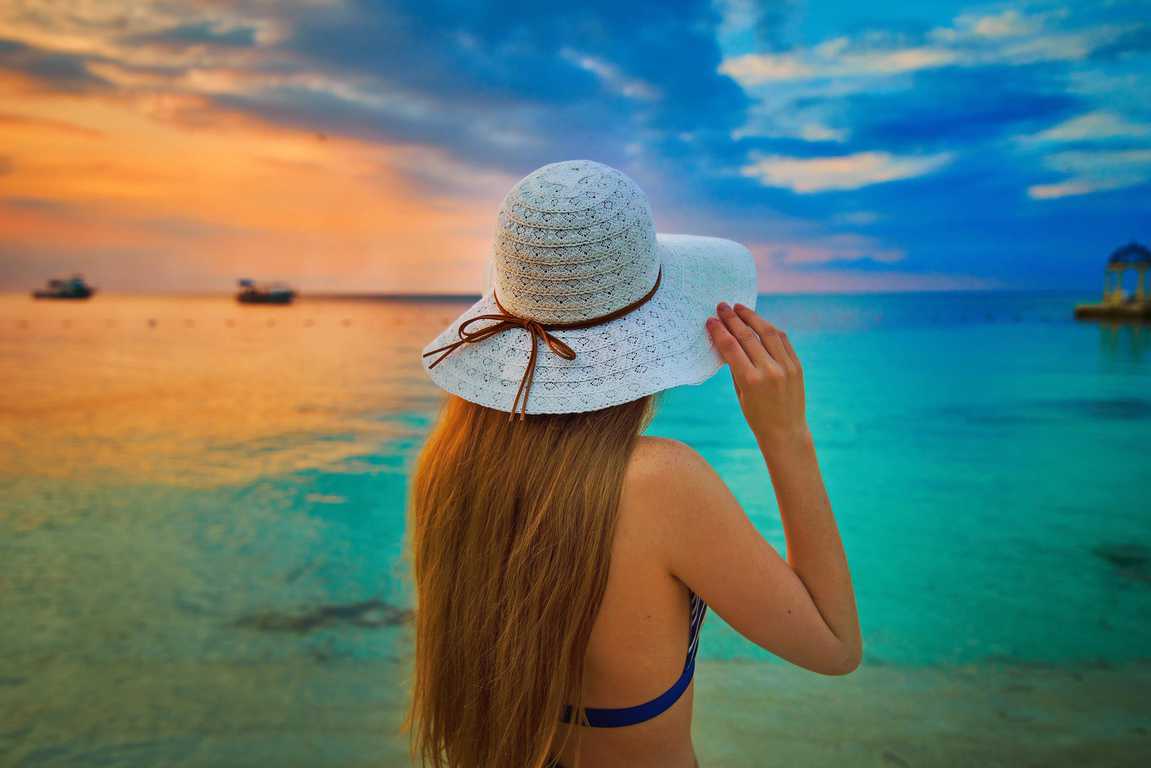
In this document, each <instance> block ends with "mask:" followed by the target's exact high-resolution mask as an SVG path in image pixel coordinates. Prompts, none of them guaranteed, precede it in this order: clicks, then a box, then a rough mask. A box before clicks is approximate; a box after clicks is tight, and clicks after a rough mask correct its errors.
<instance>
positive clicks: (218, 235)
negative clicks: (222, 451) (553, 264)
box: [0, 78, 514, 291]
mask: <svg viewBox="0 0 1151 768" xmlns="http://www.w3.org/2000/svg"><path fill="white" fill-rule="evenodd" d="M0 104H2V105H3V109H2V111H0V128H2V130H3V131H4V137H5V141H4V149H3V155H4V157H3V159H4V160H5V163H4V166H5V167H6V168H7V169H8V173H7V175H6V177H5V192H4V194H5V199H4V210H3V218H2V219H0V222H2V223H0V246H2V247H3V248H4V249H5V250H6V251H7V252H9V253H13V254H16V255H17V257H21V256H20V254H35V253H36V252H45V251H47V252H51V253H56V254H58V253H61V252H68V251H70V252H74V253H76V254H78V255H80V256H83V254H85V253H88V254H93V253H97V252H99V253H103V254H105V255H102V256H91V257H90V259H89V261H88V262H87V263H84V259H83V258H81V259H80V262H81V263H80V266H83V267H84V269H85V270H86V271H88V272H89V274H90V276H91V277H92V278H93V279H94V280H96V281H99V282H101V283H103V284H104V285H105V286H106V287H107V288H109V289H112V290H115V288H116V286H117V285H118V284H121V283H122V284H123V285H122V287H125V288H140V287H145V286H147V285H148V284H149V281H148V280H147V279H145V277H146V276H141V275H139V274H133V275H130V276H125V275H121V274H117V270H116V265H115V261H116V260H115V258H114V257H113V256H110V255H106V254H107V253H108V252H110V251H114V250H116V249H123V250H127V251H132V252H134V253H137V254H139V253H148V254H152V255H153V256H154V259H155V263H156V264H157V270H158V273H159V274H162V275H164V276H165V279H163V280H158V281H154V287H167V282H168V280H167V278H170V277H173V276H175V277H177V278H178V277H179V275H180V274H181V273H182V272H183V273H186V274H185V275H184V277H185V279H186V280H191V281H194V282H193V283H192V284H189V285H187V286H186V287H189V288H193V289H196V290H206V289H210V288H212V287H216V288H220V289H224V288H226V287H229V286H230V281H231V280H232V279H233V278H234V277H235V276H236V275H237V274H238V273H240V274H249V273H252V274H256V275H257V276H263V275H264V274H266V275H268V276H274V277H277V278H285V279H289V280H295V281H298V282H300V283H302V285H301V287H303V288H305V289H313V290H316V289H319V290H357V291H372V290H380V291H476V290H478V289H479V288H480V287H481V286H480V284H479V282H478V281H479V277H480V275H481V274H482V262H483V260H484V259H485V257H486V246H487V243H488V240H489V238H490V232H491V229H492V227H493V226H494V214H495V210H496V207H497V206H498V202H499V199H500V197H501V196H502V194H503V192H504V191H505V190H506V188H507V187H508V186H510V184H511V183H512V182H513V181H514V180H513V179H511V178H507V177H504V176H502V175H499V174H489V175H485V174H477V173H476V172H475V171H474V170H472V169H468V170H467V174H466V175H463V174H462V169H458V168H455V167H453V164H452V162H451V161H450V160H449V159H448V158H446V157H445V156H443V155H442V153H439V152H437V151H434V150H430V149H426V148H418V147H406V146H389V145H384V144H379V143H370V142H364V141H357V140H353V139H347V138H333V137H327V136H324V135H320V134H316V133H312V132H307V131H304V130H295V129H290V128H285V127H281V126H275V125H271V124H268V123H266V122H261V121H259V120H256V119H254V118H251V117H247V116H243V115H239V114H235V113H229V112H227V111H225V110H222V109H220V108H218V107H215V106H213V104H212V103H211V102H209V101H208V100H206V99H203V98H200V97H196V96H187V95H176V94H166V93H158V94H157V93H142V94H137V95H128V96H111V95H106V94H98V93H93V94H86V95H77V94H61V93H46V92H41V91H37V90H36V89H35V88H34V84H30V83H28V82H27V81H18V80H17V79H15V78H10V79H8V80H7V81H6V82H5V83H0ZM417 172H418V174H419V175H420V177H421V178H425V179H426V178H429V177H431V178H435V177H436V176H437V175H439V176H441V177H443V178H445V179H448V180H451V179H460V180H466V182H467V185H468V186H467V187H466V190H465V191H466V193H467V194H466V195H460V194H459V193H458V192H456V193H453V192H452V191H451V190H450V188H448V191H439V192H437V191H436V189H435V188H434V186H435V185H426V184H425V185H423V186H421V185H419V184H415V183H413V181H412V178H413V174H414V173H417ZM21 258H25V259H28V258H32V257H31V256H22V257H21ZM189 265H190V266H189ZM29 266H30V265H25V269H24V272H25V273H27V272H28V271H29ZM127 278H130V279H127Z"/></svg>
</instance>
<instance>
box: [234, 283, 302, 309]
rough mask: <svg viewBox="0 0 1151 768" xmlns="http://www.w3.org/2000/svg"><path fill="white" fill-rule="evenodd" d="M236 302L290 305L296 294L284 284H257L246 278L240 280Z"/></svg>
mask: <svg viewBox="0 0 1151 768" xmlns="http://www.w3.org/2000/svg"><path fill="white" fill-rule="evenodd" d="M239 284H240V290H239V292H238V293H237V294H236V301H238V302H240V303H241V304H291V303H292V301H293V300H294V299H295V298H296V292H295V290H293V289H292V288H291V287H290V286H288V285H287V284H285V283H257V282H256V281H255V280H248V279H247V278H245V279H243V280H240V281H239Z"/></svg>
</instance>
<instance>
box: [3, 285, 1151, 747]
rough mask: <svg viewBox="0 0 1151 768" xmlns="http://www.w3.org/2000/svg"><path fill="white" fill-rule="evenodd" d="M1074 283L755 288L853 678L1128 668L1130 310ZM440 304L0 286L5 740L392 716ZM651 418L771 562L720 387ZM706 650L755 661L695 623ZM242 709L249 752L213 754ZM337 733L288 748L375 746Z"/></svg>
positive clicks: (1135, 374)
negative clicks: (876, 669)
mask: <svg viewBox="0 0 1151 768" xmlns="http://www.w3.org/2000/svg"><path fill="white" fill-rule="evenodd" d="M1082 298H1085V297H1082V296H1076V295H1071V294H1053V293H1046V294H1038V293H1036V294H1011V293H1008V294H1001V293H995V294H992V293H971V294H900V295H869V296H779V297H777V296H765V297H761V300H760V306H759V309H760V311H761V312H763V313H764V314H765V315H767V316H768V317H769V318H771V319H772V320H774V321H775V322H776V323H777V324H778V325H780V326H781V327H784V328H786V329H788V331H789V333H790V334H791V336H792V338H793V340H794V342H795V345H796V348H797V350H798V352H799V354H800V356H801V358H802V359H803V360H804V362H805V368H806V371H807V382H808V403H809V419H810V421H811V425H812V430H813V432H814V434H815V438H816V444H817V448H818V450H819V455H820V459H821V465H822V468H823V471H824V476H825V479H826V481H827V485H828V488H829V492H830V495H831V499H832V502H833V505H834V507H835V509H836V512H837V515H838V518H839V521H840V527H841V530H842V533H843V537H844V540H845V543H846V546H847V550H848V556H849V559H850V561H851V564H852V568H853V572H854V574H855V581H856V590H857V593H858V599H859V606H860V611H861V616H862V620H863V627H864V634H865V640H866V658H865V663H866V664H868V665H892V666H915V665H929V666H932V667H948V666H951V665H959V664H967V663H975V662H986V661H1005V662H1009V663H1018V664H1039V663H1043V664H1067V665H1071V664H1083V663H1097V662H1106V663H1119V662H1123V661H1127V660H1140V659H1147V657H1148V651H1147V649H1148V648H1151V500H1149V499H1151V496H1149V493H1151V461H1149V460H1148V456H1147V453H1148V437H1149V435H1151V327H1146V328H1138V327H1112V326H1105V325H1095V324H1080V323H1076V322H1074V321H1073V320H1071V318H1070V311H1071V306H1072V305H1073V304H1074V303H1075V301H1076V300H1080V299H1082ZM1087 298H1090V297H1087ZM463 307H464V305H463V304H459V303H451V302H429V303H419V302H352V301H345V302H340V301H301V302H299V303H298V304H297V305H295V306H293V307H288V308H273V307H238V306H236V305H234V304H232V303H231V302H229V301H227V300H224V299H215V298H143V297H114V296H111V297H98V298H97V299H96V300H93V301H91V302H89V303H86V304H55V303H44V302H38V303H37V302H31V301H30V300H28V299H26V298H25V297H18V296H6V297H0V379H2V380H3V381H4V384H5V386H4V387H3V388H2V389H3V391H2V392H0V438H2V439H0V492H2V493H0V613H2V615H3V617H4V625H5V628H4V630H3V631H2V632H0V712H3V713H5V714H3V715H0V755H2V754H4V751H3V748H4V747H5V746H6V747H7V748H9V749H10V750H12V751H11V752H9V754H15V755H18V756H19V757H20V760H21V761H22V762H20V764H29V765H31V764H57V763H59V764H81V763H83V761H82V760H79V758H76V756H77V755H80V756H86V757H85V758H84V759H86V760H88V761H89V762H93V763H95V762H99V761H100V760H104V763H105V764H131V765H135V764H155V762H154V761H155V755H156V754H163V755H165V758H164V759H165V761H167V762H175V760H174V758H173V755H176V754H183V753H181V752H180V750H181V749H187V750H189V751H188V752H187V754H191V755H194V756H196V758H195V759H198V760H204V761H207V762H208V763H211V762H218V763H219V764H226V763H228V762H229V760H227V759H225V758H224V757H222V756H224V755H229V754H233V752H232V751H229V750H233V751H234V750H239V749H241V747H242V748H243V749H246V750H248V752H246V753H245V754H248V755H249V756H250V755H263V756H264V758H265V759H277V758H278V756H279V757H282V754H279V753H277V752H276V749H277V747H275V746H274V744H283V743H286V742H284V741H283V738H282V737H284V736H285V731H286V730H287V729H288V728H289V725H286V724H290V728H291V729H293V734H292V736H293V737H296V738H303V737H304V736H301V735H300V734H301V733H303V734H304V735H308V734H309V729H312V730H314V731H315V733H312V734H311V735H312V736H316V738H319V736H318V735H317V734H319V733H320V732H321V730H322V733H324V734H330V733H333V732H335V731H339V729H340V728H344V727H347V728H350V727H351V726H349V725H347V722H349V718H350V720H351V721H355V723H359V724H361V725H362V724H363V723H362V721H361V720H356V717H358V716H357V715H351V714H349V713H351V712H353V711H359V710H360V709H362V708H363V705H364V704H365V702H376V700H377V699H379V698H380V697H382V698H383V699H384V702H383V703H381V704H379V707H378V708H377V709H376V710H375V711H380V712H384V714H382V715H380V720H379V723H376V725H380V724H383V725H382V726H381V728H380V730H383V729H384V726H386V727H389V728H390V727H392V726H394V725H395V723H396V722H398V712H399V709H398V708H399V706H400V703H399V702H401V701H402V687H403V679H402V677H403V662H404V659H405V658H406V655H407V653H408V646H407V641H406V639H405V637H404V633H403V626H404V622H405V619H406V616H407V614H406V611H407V609H408V607H409V605H410V602H409V597H408V595H409V591H408V587H407V584H406V583H405V580H404V574H405V568H404V563H403V560H402V549H403V529H404V514H403V504H404V493H405V483H406V476H407V472H408V469H409V467H410V462H411V460H412V457H413V456H414V452H415V450H416V449H417V447H418V445H419V441H420V439H421V436H422V435H423V433H424V432H425V430H426V428H427V426H428V424H429V423H430V420H431V418H432V417H433V414H434V410H435V407H436V405H437V403H438V393H437V392H436V391H435V390H434V389H433V388H431V386H430V385H429V384H428V383H427V382H426V380H425V379H424V378H423V375H422V372H421V369H420V366H419V363H418V349H419V347H420V346H422V343H423V342H424V341H425V340H426V339H428V338H430V337H431V335H432V334H433V333H434V332H435V331H436V330H437V329H438V328H439V327H440V326H442V325H443V324H444V323H446V322H447V321H448V320H449V319H450V318H451V317H453V316H454V315H455V314H456V313H458V312H459V311H460V310H461V309H462V308H463ZM650 431H651V433H653V434H659V435H666V436H671V437H675V438H679V439H682V440H684V441H686V442H688V443H690V444H691V445H693V446H695V447H696V448H697V449H698V450H699V451H700V452H701V453H703V455H704V456H706V457H707V459H708V460H709V461H711V462H712V463H713V464H714V465H715V466H716V467H717V469H718V470H719V472H720V474H721V475H722V476H723V477H724V478H725V479H726V480H727V482H728V483H729V484H730V485H731V487H732V489H733V490H734V492H735V494H736V496H737V497H738V498H739V499H740V501H741V502H742V503H743V504H744V506H745V508H746V509H747V510H748V513H749V514H750V515H751V517H752V519H753V520H754V521H755V523H756V525H757V526H758V527H759V528H760V530H761V531H763V533H764V534H765V535H766V536H767V537H768V538H769V539H770V540H771V541H772V542H773V543H775V544H776V545H777V546H779V547H780V548H781V549H782V547H783V541H784V540H783V535H782V530H781V528H780V525H779V522H778V516H777V513H776V510H775V507H774V501H773V497H772V493H771V488H770V485H769V483H768V479H767V475H766V472H765V471H764V470H763V468H762V463H761V460H760V458H759V456H758V454H757V453H756V451H755V444H754V441H753V439H752V436H751V434H750V432H749V431H748V429H747V427H746V426H745V425H744V423H743V421H742V418H741V416H740V413H739V409H738V406H737V404H736V402H735V399H734V395H733V393H732V391H731V386H730V381H729V378H728V376H727V374H726V372H721V373H720V375H718V376H716V377H715V378H713V379H712V380H711V381H709V382H707V383H706V384H704V385H701V386H698V387H686V388H681V389H677V390H674V391H671V392H668V393H666V394H665V395H664V396H662V398H661V400H660V405H659V413H658V416H657V418H656V420H655V422H654V423H653V425H652V427H651V430H650ZM701 653H702V655H703V657H704V658H708V659H713V660H714V659H744V658H751V659H764V660H767V659H769V656H768V654H766V653H765V652H763V651H761V650H760V649H758V648H755V647H754V646H752V645H751V644H750V643H748V642H747V641H745V640H743V639H742V638H740V637H739V636H738V635H736V634H735V633H734V632H733V631H732V630H730V629H729V628H728V627H727V626H726V625H724V624H723V622H722V621H721V620H719V618H718V617H716V616H714V615H713V616H712V617H711V618H709V620H708V622H707V623H706V624H705V628H704V637H703V641H702V650H701ZM117 691H118V692H117ZM318 701H322V704H318V703H317V702H318ZM93 702H98V703H99V706H92V704H93ZM157 702H163V704H162V706H163V707H164V710H163V712H164V714H159V715H158V714H156V712H155V710H156V709H157V707H160V706H161V705H160V704H157ZM377 703H379V702H377ZM241 705H242V706H244V707H246V708H248V709H254V708H259V711H260V712H261V713H263V714H262V715H261V716H262V717H266V718H267V720H268V721H269V722H272V723H278V724H279V725H276V726H274V727H273V726H268V727H269V728H271V729H272V731H269V734H271V735H268V737H267V739H266V740H265V741H261V742H259V743H258V744H257V743H256V742H252V741H249V742H244V743H243V745H241V746H238V745H240V740H241V736H239V735H237V734H235V733H233V732H232V731H231V730H229V726H227V724H226V723H228V722H231V720H229V718H234V717H236V712H237V711H239V709H238V708H239V707H240V706H241ZM381 708H382V709H381ZM142 712H150V713H152V714H150V715H148V717H149V718H152V719H148V720H147V722H148V723H151V725H149V726H148V727H147V728H145V729H144V730H146V731H147V738H145V737H144V736H139V738H136V737H130V736H129V735H124V734H130V733H133V731H132V728H133V727H134V726H133V725H132V724H133V723H137V722H138V721H139V722H143V721H140V720H139V719H140V718H141V717H144V716H143V715H142V714H141V713H142ZM157 718H158V719H157ZM325 718H330V722H329V719H325ZM157 722H162V723H163V727H162V728H161V727H160V726H157V725H156V723H157ZM373 722H374V721H373ZM333 723H335V724H333ZM340 723H343V724H344V725H339V724H340ZM141 727H143V726H141ZM252 728H256V732H259V733H262V732H261V731H259V728H258V727H256V726H252V725H251V723H249V724H248V726H247V730H246V731H245V733H248V734H249V736H244V737H243V738H252V739H254V738H255V737H252V736H250V733H251V732H252ZM277 729H279V730H277ZM333 729H334V730H333ZM157 730H160V731H163V733H164V734H166V735H165V737H164V739H162V740H159V741H157V737H156V736H155V734H156V732H157ZM113 731H115V732H116V733H117V734H121V735H120V736H117V738H118V739H119V741H117V743H116V744H114V745H111V746H109V745H107V744H103V741H102V739H103V740H104V741H107V738H106V737H107V734H108V733H111V732H113ZM340 732H341V733H342V731H340ZM102 734H103V735H102ZM133 738H136V740H133ZM309 738H310V736H309ZM120 742H123V743H124V744H129V747H125V746H123V744H121V743H120ZM293 743H296V744H297V747H298V742H293ZM309 743H310V742H309ZM340 743H342V744H343V745H344V746H343V747H336V746H333V745H331V744H328V745H327V746H324V747H315V748H316V749H317V750H318V751H317V754H320V753H323V754H325V755H327V756H328V757H332V755H333V754H335V753H334V752H333V750H337V749H344V750H353V748H354V747H355V745H357V744H358V745H359V748H361V749H363V750H376V749H377V748H378V749H380V750H385V751H386V750H387V749H394V744H393V743H392V742H390V741H389V742H387V743H386V744H385V743H384V742H383V741H381V742H379V743H376V742H374V741H371V740H370V739H369V740H367V741H363V742H350V741H348V740H347V739H346V738H344V739H343V740H342V741H341V742H340ZM94 744H103V746H101V747H99V749H97V747H95V746H93V745H94ZM133 744H135V745H136V746H135V747H131V745H133ZM325 744H327V742H325ZM117 745H119V746H117ZM140 745H143V746H140ZM149 745H150V746H149ZM349 745H351V746H349ZM101 749H102V750H104V751H100V750H101ZM108 750H111V751H108ZM117 750H118V751H117ZM149 750H157V751H154V752H152V751H149ZM252 750H256V751H254V752H253V751H252ZM261 750H263V751H261ZM340 754H343V753H340ZM73 758H76V762H75V763H74V762H68V761H69V760H72V759H73ZM189 759H192V758H189ZM253 759H254V758H253ZM333 759H335V758H333ZM397 759H398V758H397ZM0 762H3V761H2V760H0ZM83 764H87V763H83ZM342 764H348V763H347V762H346V761H345V762H343V763H342Z"/></svg>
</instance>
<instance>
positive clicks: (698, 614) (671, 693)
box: [560, 590, 707, 728]
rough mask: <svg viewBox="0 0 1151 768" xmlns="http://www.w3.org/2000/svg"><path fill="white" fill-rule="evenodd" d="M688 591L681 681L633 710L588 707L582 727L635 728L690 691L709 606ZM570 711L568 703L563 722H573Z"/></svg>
mask: <svg viewBox="0 0 1151 768" xmlns="http://www.w3.org/2000/svg"><path fill="white" fill-rule="evenodd" d="M688 592H689V594H690V595H691V628H690V630H689V631H688V635H687V661H685V662H684V665H683V672H682V673H681V674H680V676H679V679H678V680H676V681H675V682H674V683H672V686H671V687H670V688H668V689H667V690H666V691H664V692H663V693H661V694H660V695H659V696H656V697H655V698H654V699H652V700H651V701H648V702H645V703H643V704H637V705H636V706H634V707H621V708H619V709H600V708H595V707H586V708H585V709H584V713H585V714H586V718H585V720H584V722H582V723H581V725H587V726H591V727H592V728H619V727H621V726H624V725H635V724H636V723H642V722H643V721H645V720H651V719H652V718H653V717H655V716H656V715H658V714H660V713H662V712H664V711H665V710H667V709H668V708H669V707H671V705H672V704H675V703H676V702H677V701H678V700H679V697H680V696H682V695H683V692H684V691H686V690H687V686H688V684H689V683H691V678H692V675H694V674H695V654H696V651H698V650H699V628H700V625H701V624H703V615H704V613H706V612H707V603H705V602H704V601H703V598H702V597H700V596H699V595H697V594H696V593H694V592H691V590H688ZM571 712H572V708H571V705H570V704H569V705H568V706H567V707H565V708H564V713H563V717H561V718H560V720H561V722H565V723H569V722H571Z"/></svg>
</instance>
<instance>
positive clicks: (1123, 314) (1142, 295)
mask: <svg viewBox="0 0 1151 768" xmlns="http://www.w3.org/2000/svg"><path fill="white" fill-rule="evenodd" d="M1127 270H1132V271H1134V272H1135V276H1136V277H1135V293H1133V294H1128V293H1127V291H1126V289H1125V288H1124V287H1123V277H1124V276H1125V275H1126V274H1127ZM1149 270H1151V250H1148V248H1147V247H1146V246H1144V245H1141V244H1139V243H1137V242H1135V241H1134V240H1132V241H1131V242H1130V243H1127V245H1123V246H1120V247H1119V248H1116V249H1115V250H1114V251H1112V252H1111V256H1110V258H1108V259H1107V267H1106V268H1105V270H1104V272H1103V301H1100V302H1096V303H1094V304H1079V305H1077V306H1076V307H1075V317H1077V318H1080V319H1082V320H1126V321H1134V322H1151V297H1149V296H1148V292H1147V272H1148V271H1149Z"/></svg>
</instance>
